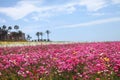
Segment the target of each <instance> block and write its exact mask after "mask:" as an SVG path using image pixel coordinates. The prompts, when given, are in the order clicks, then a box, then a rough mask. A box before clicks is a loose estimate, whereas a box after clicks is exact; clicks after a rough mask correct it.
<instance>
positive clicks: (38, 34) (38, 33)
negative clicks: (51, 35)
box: [36, 32, 40, 41]
mask: <svg viewBox="0 0 120 80" xmlns="http://www.w3.org/2000/svg"><path fill="white" fill-rule="evenodd" d="M36 36H37V37H38V41H39V40H40V38H39V36H40V32H37V33H36Z"/></svg>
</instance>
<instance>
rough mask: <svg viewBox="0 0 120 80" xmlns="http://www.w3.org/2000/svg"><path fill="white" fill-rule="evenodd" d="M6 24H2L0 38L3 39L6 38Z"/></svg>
mask: <svg viewBox="0 0 120 80" xmlns="http://www.w3.org/2000/svg"><path fill="white" fill-rule="evenodd" d="M6 28H7V27H6V25H3V26H2V36H3V37H2V38H3V40H6V38H7V33H8V31H7V30H6Z"/></svg>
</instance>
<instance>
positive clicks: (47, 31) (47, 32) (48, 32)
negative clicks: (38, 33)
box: [46, 30, 50, 41]
mask: <svg viewBox="0 0 120 80" xmlns="http://www.w3.org/2000/svg"><path fill="white" fill-rule="evenodd" d="M46 34H47V41H50V39H49V34H50V31H49V30H46Z"/></svg>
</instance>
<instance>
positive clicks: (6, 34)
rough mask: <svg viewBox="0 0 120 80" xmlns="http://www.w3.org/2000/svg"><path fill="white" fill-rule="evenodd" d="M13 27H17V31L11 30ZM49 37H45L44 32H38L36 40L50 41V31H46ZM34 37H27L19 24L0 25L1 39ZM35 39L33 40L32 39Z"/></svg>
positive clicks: (13, 39) (14, 39)
mask: <svg viewBox="0 0 120 80" xmlns="http://www.w3.org/2000/svg"><path fill="white" fill-rule="evenodd" d="M12 29H15V31H11V30H12ZM45 33H46V36H47V39H43V34H44V33H43V32H36V36H37V38H38V39H37V40H35V41H50V39H49V34H50V31H49V30H46V31H45ZM31 38H32V37H31V36H30V35H27V37H25V33H23V32H22V31H21V30H19V26H18V25H14V26H13V28H12V26H8V27H7V26H6V25H3V26H1V27H0V41H27V40H28V41H30V39H31ZM32 41H33V40H32Z"/></svg>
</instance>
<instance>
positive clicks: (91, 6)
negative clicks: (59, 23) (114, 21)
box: [80, 0, 106, 11]
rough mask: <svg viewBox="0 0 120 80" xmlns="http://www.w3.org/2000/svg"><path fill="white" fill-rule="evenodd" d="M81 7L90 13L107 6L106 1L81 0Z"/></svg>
mask: <svg viewBox="0 0 120 80" xmlns="http://www.w3.org/2000/svg"><path fill="white" fill-rule="evenodd" d="M80 5H83V6H85V7H86V8H87V10H88V11H97V10H99V9H101V8H103V7H105V6H106V0H81V1H80Z"/></svg>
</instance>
